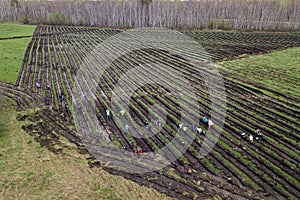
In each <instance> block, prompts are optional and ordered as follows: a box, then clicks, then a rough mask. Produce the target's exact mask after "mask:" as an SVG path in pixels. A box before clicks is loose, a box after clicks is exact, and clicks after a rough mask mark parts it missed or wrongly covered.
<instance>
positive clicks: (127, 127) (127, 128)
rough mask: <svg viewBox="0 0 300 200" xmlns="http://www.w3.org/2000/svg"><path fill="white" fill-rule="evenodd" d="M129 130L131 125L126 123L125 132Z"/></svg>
mask: <svg viewBox="0 0 300 200" xmlns="http://www.w3.org/2000/svg"><path fill="white" fill-rule="evenodd" d="M128 131H129V126H128V124H126V125H125V133H128Z"/></svg>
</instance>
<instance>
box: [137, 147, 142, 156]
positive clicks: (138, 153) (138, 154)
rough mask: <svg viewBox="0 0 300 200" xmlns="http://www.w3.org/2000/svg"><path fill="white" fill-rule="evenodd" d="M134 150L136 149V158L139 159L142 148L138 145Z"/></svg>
mask: <svg viewBox="0 0 300 200" xmlns="http://www.w3.org/2000/svg"><path fill="white" fill-rule="evenodd" d="M136 151H137V156H138V159H140V158H141V154H142V153H143V149H142V148H141V147H138V148H137V149H136Z"/></svg>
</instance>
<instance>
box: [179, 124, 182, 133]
mask: <svg viewBox="0 0 300 200" xmlns="http://www.w3.org/2000/svg"><path fill="white" fill-rule="evenodd" d="M182 127H183V125H182V124H181V123H179V124H178V132H179V131H180V130H181V129H182Z"/></svg>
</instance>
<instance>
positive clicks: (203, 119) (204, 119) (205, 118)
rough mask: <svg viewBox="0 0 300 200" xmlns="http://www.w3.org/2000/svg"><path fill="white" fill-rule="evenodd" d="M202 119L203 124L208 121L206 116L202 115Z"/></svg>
mask: <svg viewBox="0 0 300 200" xmlns="http://www.w3.org/2000/svg"><path fill="white" fill-rule="evenodd" d="M202 121H203V122H204V123H205V124H206V123H208V119H207V117H205V116H204V117H203V118H202Z"/></svg>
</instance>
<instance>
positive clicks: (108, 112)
mask: <svg viewBox="0 0 300 200" xmlns="http://www.w3.org/2000/svg"><path fill="white" fill-rule="evenodd" d="M106 119H110V111H109V110H108V109H107V110H106Z"/></svg>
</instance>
